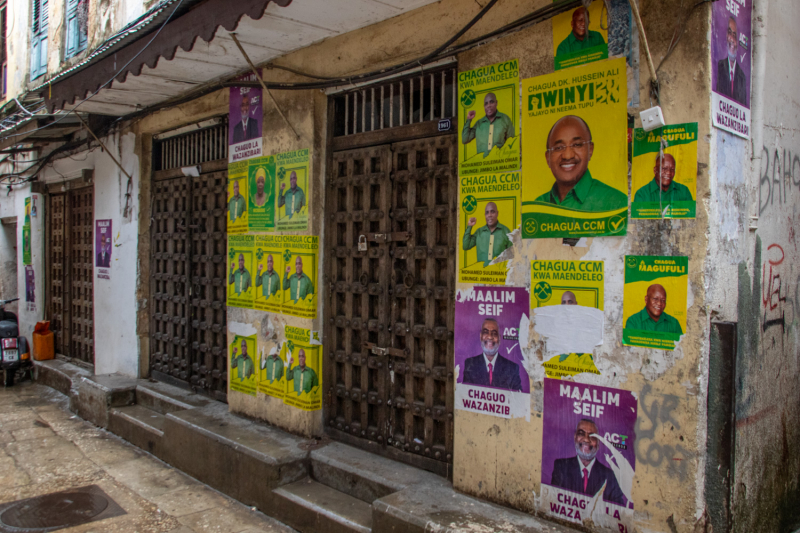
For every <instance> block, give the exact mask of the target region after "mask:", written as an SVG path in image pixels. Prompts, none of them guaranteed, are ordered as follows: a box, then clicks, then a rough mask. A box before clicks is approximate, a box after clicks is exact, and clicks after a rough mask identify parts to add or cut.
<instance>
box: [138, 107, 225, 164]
mask: <svg viewBox="0 0 800 533" xmlns="http://www.w3.org/2000/svg"><path fill="white" fill-rule="evenodd" d="M227 158H228V121H227V118H226V119H225V120H223V121H221V122H220V123H219V124H214V125H212V126H209V127H206V128H202V129H197V130H194V131H190V132H188V133H182V134H180V135H175V136H173V137H168V138H166V139H163V140H157V141H155V142H154V143H153V167H154V168H153V170H156V171H158V170H170V169H173V168H181V167H188V166H193V165H199V164H201V163H206V162H208V161H216V160H218V159H227Z"/></svg>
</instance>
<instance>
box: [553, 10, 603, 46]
mask: <svg viewBox="0 0 800 533" xmlns="http://www.w3.org/2000/svg"><path fill="white" fill-rule="evenodd" d="M571 26H572V32H571V33H570V34H569V35H567V38H566V39H564V40H563V41H561V44H559V45H558V48H556V56H561V55H566V54H570V53H572V52H579V51H581V50H586V49H587V48H593V47H595V46H603V45H604V44H606V40H605V39H603V36H602V35H601V34H600V33H599V32H596V31H592V30H590V29H589V10H588V9H586V8H585V7H579V8H578V9H576V10H575V11H573V12H572V24H571Z"/></svg>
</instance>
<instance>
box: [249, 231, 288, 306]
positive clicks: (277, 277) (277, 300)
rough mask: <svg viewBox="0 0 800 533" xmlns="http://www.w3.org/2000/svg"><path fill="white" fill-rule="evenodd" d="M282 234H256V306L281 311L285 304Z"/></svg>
mask: <svg viewBox="0 0 800 533" xmlns="http://www.w3.org/2000/svg"><path fill="white" fill-rule="evenodd" d="M281 241H282V238H281V236H276V235H256V236H255V251H256V261H255V264H256V269H255V278H254V281H253V285H254V286H255V290H256V294H255V299H254V308H255V309H258V310H260V311H272V312H273V313H280V312H281V307H282V305H283V272H284V270H283V252H284V248H283V247H282V244H281Z"/></svg>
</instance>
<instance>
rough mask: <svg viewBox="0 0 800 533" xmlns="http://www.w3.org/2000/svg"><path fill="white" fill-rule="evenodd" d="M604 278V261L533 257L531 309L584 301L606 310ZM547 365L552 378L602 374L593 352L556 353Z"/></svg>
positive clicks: (547, 370) (549, 376) (579, 303)
mask: <svg viewBox="0 0 800 533" xmlns="http://www.w3.org/2000/svg"><path fill="white" fill-rule="evenodd" d="M604 280H605V272H604V263H603V261H544V260H541V261H540V260H537V261H531V287H532V289H531V309H536V308H537V307H544V306H548V305H581V306H584V307H593V308H595V309H600V310H601V311H602V310H603V301H604V294H603V286H604V284H605V283H604ZM543 366H544V369H545V373H546V374H547V377H548V378H556V379H561V378H562V377H563V376H574V375H576V374H581V373H583V372H588V373H590V374H600V372H598V370H597V367H595V365H594V356H593V355H592V354H590V353H570V354H561V355H556V356H554V357H552V358H550V359H549V360H548V361H545V362H544V364H543Z"/></svg>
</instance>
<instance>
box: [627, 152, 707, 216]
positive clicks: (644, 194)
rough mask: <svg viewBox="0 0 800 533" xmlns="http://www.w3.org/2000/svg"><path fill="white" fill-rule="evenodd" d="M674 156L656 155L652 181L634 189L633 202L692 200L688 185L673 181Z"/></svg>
mask: <svg viewBox="0 0 800 533" xmlns="http://www.w3.org/2000/svg"><path fill="white" fill-rule="evenodd" d="M676 168H677V166H676V164H675V158H674V157H673V156H672V155H670V154H664V157H663V158H662V157H661V156H660V155H658V156H656V166H655V167H653V181H650V182H648V183H647V185H645V186H644V187H642V188H640V189H639V190H638V191H636V194H635V195H634V196H633V201H634V202H661V203H663V204H664V205H669V204H671V203H673V202H692V201H694V199H693V198H692V193H691V191H689V187H687V186H686V185H683V184H681V183H678V182H676V181H674V178H675V169H676Z"/></svg>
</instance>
